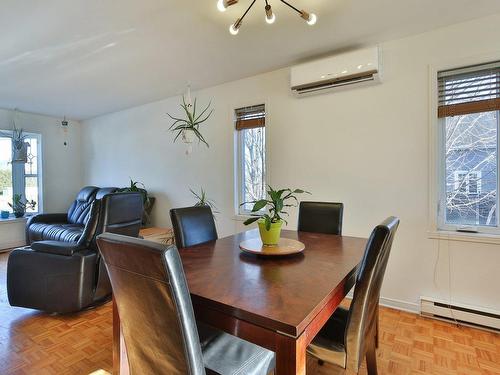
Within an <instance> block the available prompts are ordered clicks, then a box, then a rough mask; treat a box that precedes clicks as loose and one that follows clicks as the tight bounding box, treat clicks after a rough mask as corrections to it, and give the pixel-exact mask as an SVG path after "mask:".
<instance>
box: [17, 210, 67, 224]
mask: <svg viewBox="0 0 500 375" xmlns="http://www.w3.org/2000/svg"><path fill="white" fill-rule="evenodd" d="M67 221H68V214H67V213H60V214H37V215H33V216H30V217H29V218H28V222H27V223H26V226H28V227H29V226H30V225H31V224H34V223H47V224H52V223H66V222H67Z"/></svg>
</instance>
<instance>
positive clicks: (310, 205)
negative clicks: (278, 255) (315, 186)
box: [298, 202, 344, 235]
mask: <svg viewBox="0 0 500 375" xmlns="http://www.w3.org/2000/svg"><path fill="white" fill-rule="evenodd" d="M343 215H344V205H343V204H342V203H331V202H300V206H299V224H298V231H300V232H315V233H326V234H338V235H341V234H342V217H343Z"/></svg>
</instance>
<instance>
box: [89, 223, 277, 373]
mask: <svg viewBox="0 0 500 375" xmlns="http://www.w3.org/2000/svg"><path fill="white" fill-rule="evenodd" d="M97 243H98V245H99V249H100V251H101V253H102V256H103V258H104V262H105V264H106V267H107V270H108V273H109V276H110V279H111V284H112V287H113V294H114V298H115V301H116V305H117V307H118V314H119V316H120V321H121V325H122V332H123V336H124V339H125V346H126V348H127V354H128V361H129V368H130V374H131V375H153V374H172V375H181V374H182V375H185V374H188V375H204V374H206V373H207V374H213V373H216V374H221V375H226V374H227V375H233V374H248V375H267V374H268V373H269V372H272V371H273V370H274V366H275V359H274V353H273V352H271V351H269V350H267V349H264V348H261V347H260V346H257V345H254V344H252V343H249V342H247V341H244V340H241V339H239V338H237V337H234V336H231V335H229V334H226V333H223V332H221V331H218V330H216V329H214V328H211V327H208V326H201V325H198V326H197V323H196V321H195V318H194V313H193V306H192V304H191V297H190V294H189V290H188V286H187V282H186V278H185V275H184V270H183V267H182V263H181V260H180V257H179V252H178V251H177V248H176V247H175V246H170V247H167V246H165V245H161V244H157V243H153V242H148V241H145V240H140V239H135V238H130V237H125V236H121V235H116V234H108V233H105V234H102V235H100V236H99V237H98V239H97Z"/></svg>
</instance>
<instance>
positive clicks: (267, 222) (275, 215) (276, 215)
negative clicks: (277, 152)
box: [242, 186, 311, 246]
mask: <svg viewBox="0 0 500 375" xmlns="http://www.w3.org/2000/svg"><path fill="white" fill-rule="evenodd" d="M268 189H269V190H268V191H267V195H268V196H269V199H259V200H255V201H250V202H245V203H242V205H244V204H247V203H253V208H252V213H254V214H255V216H254V217H251V218H249V219H247V220H245V222H244V223H243V224H245V225H249V224H252V223H253V222H255V221H257V224H258V225H259V232H260V238H261V240H262V243H263V244H264V245H266V246H274V245H277V244H278V242H279V240H280V236H281V227H282V226H283V222H285V223H287V224H288V222H287V221H286V220H285V219H283V216H282V215H288V212H286V211H283V209H286V208H288V207H296V206H297V205H298V203H299V200H298V199H297V197H296V196H295V195H296V194H304V193H306V194H311V193H309V192H308V191H305V190H301V189H295V190H292V189H281V190H274V189H273V188H272V187H271V186H268ZM265 208H267V212H265V213H262V214H259V212H260V211H262V210H264V209H265Z"/></svg>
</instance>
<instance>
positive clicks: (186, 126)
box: [167, 88, 214, 154]
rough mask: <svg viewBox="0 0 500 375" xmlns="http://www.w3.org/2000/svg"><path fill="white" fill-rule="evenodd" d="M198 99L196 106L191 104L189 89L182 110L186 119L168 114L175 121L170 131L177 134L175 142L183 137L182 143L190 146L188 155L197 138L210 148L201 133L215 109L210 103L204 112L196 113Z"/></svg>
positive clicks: (187, 151)
mask: <svg viewBox="0 0 500 375" xmlns="http://www.w3.org/2000/svg"><path fill="white" fill-rule="evenodd" d="M196 104H197V103H196V98H195V99H194V104H193V103H192V102H191V90H190V89H189V88H188V92H187V100H186V98H185V97H184V95H183V96H182V104H181V108H182V109H183V110H184V116H185V117H184V118H178V117H174V116H172V115H170V113H167V115H168V117H170V118H171V119H172V120H174V123H173V124H172V125H170V128H169V129H170V130H171V131H172V132H174V133H176V135H175V138H174V142H175V141H176V140H177V139H178V138H179V137H181V139H182V141H183V142H184V143H185V144H187V145H188V149H187V150H186V154H189V153H191V151H192V143H193V141H194V140H195V138H198V142H201V143H204V144H205V145H206V146H207V147H210V146H209V145H208V143H207V141H206V140H205V138H204V137H203V135H202V134H201V132H200V125H201V124H203V123H204V122H205V121H207V120H208V119H209V118H210V116H211V115H212V113H213V111H214V110H213V109H211V108H210V106H211V104H212V102H210V103H208V105H207V106H206V107H205V109H204V110H202V111H201V112H200V113H196Z"/></svg>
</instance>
